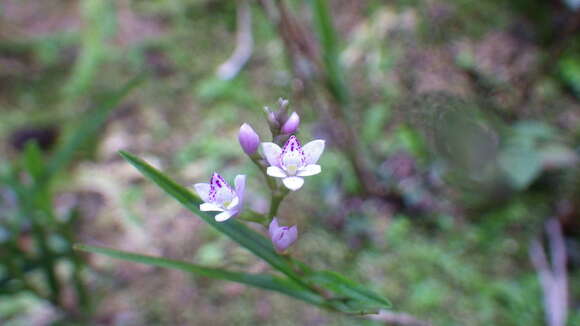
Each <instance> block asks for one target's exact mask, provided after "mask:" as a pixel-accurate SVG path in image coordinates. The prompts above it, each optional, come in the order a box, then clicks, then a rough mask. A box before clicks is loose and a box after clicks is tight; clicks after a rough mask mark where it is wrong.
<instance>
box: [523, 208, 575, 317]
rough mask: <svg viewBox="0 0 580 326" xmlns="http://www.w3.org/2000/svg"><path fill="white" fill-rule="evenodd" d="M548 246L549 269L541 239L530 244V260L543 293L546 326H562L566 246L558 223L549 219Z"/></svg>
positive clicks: (553, 219) (564, 308)
mask: <svg viewBox="0 0 580 326" xmlns="http://www.w3.org/2000/svg"><path fill="white" fill-rule="evenodd" d="M546 234H547V240H548V242H549V244H550V256H551V260H552V263H551V266H550V263H549V262H548V258H547V257H546V253H545V249H544V247H543V246H542V243H541V242H540V240H535V241H533V242H532V245H531V247H530V258H531V260H532V263H533V265H534V268H535V269H536V271H537V273H538V277H539V279H540V284H541V285H542V290H543V292H544V309H545V315H546V323H547V325H548V326H565V325H566V319H567V315H568V275H567V271H566V245H565V243H564V236H563V234H562V226H561V225H560V222H559V221H558V220H557V219H555V218H552V219H550V220H548V222H546Z"/></svg>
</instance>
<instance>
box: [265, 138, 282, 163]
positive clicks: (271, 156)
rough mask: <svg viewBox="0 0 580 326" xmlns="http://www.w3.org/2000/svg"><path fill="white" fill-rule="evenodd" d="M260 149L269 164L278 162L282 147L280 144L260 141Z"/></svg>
mask: <svg viewBox="0 0 580 326" xmlns="http://www.w3.org/2000/svg"><path fill="white" fill-rule="evenodd" d="M262 151H263V152H264V157H265V158H266V161H268V164H270V165H271V166H278V165H279V162H280V154H282V149H281V148H280V146H278V145H276V144H274V143H262Z"/></svg>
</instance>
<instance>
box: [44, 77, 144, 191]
mask: <svg viewBox="0 0 580 326" xmlns="http://www.w3.org/2000/svg"><path fill="white" fill-rule="evenodd" d="M142 80H143V78H142V77H136V78H134V79H132V80H130V81H129V82H128V83H127V84H125V85H124V86H123V87H122V88H121V89H119V90H117V91H115V92H113V93H112V94H111V95H110V96H107V97H106V98H105V99H104V100H103V102H102V103H99V104H98V106H97V107H96V108H95V109H93V110H91V111H90V112H89V113H88V114H87V116H86V117H85V118H84V119H83V121H81V123H80V125H79V126H78V128H77V129H76V131H75V132H74V134H73V135H72V137H71V138H70V139H69V141H68V142H66V143H64V144H63V145H62V146H60V147H59V149H58V151H57V152H56V153H55V154H54V156H53V157H52V159H51V160H50V162H49V163H48V169H47V171H46V172H45V173H46V175H44V178H43V181H48V180H50V178H51V177H52V176H54V175H55V174H56V173H58V172H59V171H60V170H61V169H63V168H64V167H65V166H66V165H68V163H69V162H70V161H71V160H72V159H73V157H74V154H75V153H76V151H77V150H78V149H79V148H80V147H81V146H82V145H83V144H85V143H86V142H87V141H89V140H90V139H91V138H92V137H94V136H95V135H96V134H97V132H98V131H99V129H100V128H101V126H102V125H103V124H104V123H105V121H106V120H107V117H108V115H109V113H110V112H111V111H112V110H114V109H115V108H117V107H118V106H119V104H120V103H121V101H122V100H123V99H124V98H125V96H127V94H129V92H130V91H131V90H133V89H134V88H135V87H136V86H138V85H139V84H140V83H141V81H142Z"/></svg>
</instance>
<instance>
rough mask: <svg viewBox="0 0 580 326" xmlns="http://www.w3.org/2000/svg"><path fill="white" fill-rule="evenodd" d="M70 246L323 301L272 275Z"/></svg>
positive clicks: (102, 249)
mask: <svg viewBox="0 0 580 326" xmlns="http://www.w3.org/2000/svg"><path fill="white" fill-rule="evenodd" d="M74 248H75V249H76V250H82V251H88V252H92V253H97V254H102V255H105V256H108V257H111V258H116V259H122V260H127V261H132V262H136V263H140V264H146V265H151V266H158V267H163V268H169V269H176V270H181V271H184V272H188V273H192V274H195V275H199V276H204V277H209V278H214V279H218V280H226V281H231V282H236V283H241V284H246V285H250V286H253V287H257V288H261V289H265V290H270V291H275V292H280V293H283V294H285V295H288V296H291V297H294V298H297V299H300V300H303V301H306V302H308V303H311V304H314V305H319V306H320V305H322V304H323V303H324V299H323V298H322V297H320V296H319V295H317V294H314V293H313V292H311V291H309V290H304V289H303V288H301V287H298V286H297V285H296V283H294V282H291V281H289V280H288V279H284V278H280V277H276V276H273V275H268V274H247V273H241V272H232V271H228V270H224V269H220V268H211V267H205V266H200V265H196V264H192V263H188V262H183V261H178V260H173V259H167V258H162V257H154V256H148V255H141V254H135V253H130V252H125V251H120V250H114V249H109V248H102V247H94V246H87V245H81V244H76V245H75V246H74Z"/></svg>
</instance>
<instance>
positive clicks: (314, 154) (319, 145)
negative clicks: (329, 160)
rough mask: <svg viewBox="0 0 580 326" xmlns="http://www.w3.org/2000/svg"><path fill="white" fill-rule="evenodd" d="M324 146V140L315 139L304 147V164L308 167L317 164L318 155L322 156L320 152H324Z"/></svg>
mask: <svg viewBox="0 0 580 326" xmlns="http://www.w3.org/2000/svg"><path fill="white" fill-rule="evenodd" d="M324 144H325V142H324V140H322V139H317V140H313V141H311V142H309V143H308V144H306V145H304V146H303V147H302V150H303V151H304V156H305V157H306V159H305V160H304V164H306V165H310V164H315V163H316V162H318V159H319V158H320V155H322V152H323V151H324Z"/></svg>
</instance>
